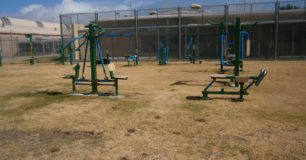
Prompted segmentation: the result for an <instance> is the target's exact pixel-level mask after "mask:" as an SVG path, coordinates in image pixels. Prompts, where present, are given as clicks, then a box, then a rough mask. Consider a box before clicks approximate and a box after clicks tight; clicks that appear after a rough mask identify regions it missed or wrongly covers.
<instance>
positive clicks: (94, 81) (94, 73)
mask: <svg viewBox="0 0 306 160" xmlns="http://www.w3.org/2000/svg"><path fill="white" fill-rule="evenodd" d="M87 27H88V28H89V35H88V39H89V41H90V61H91V87H92V94H98V87H97V60H96V41H95V28H94V24H89V25H88V26H87Z"/></svg>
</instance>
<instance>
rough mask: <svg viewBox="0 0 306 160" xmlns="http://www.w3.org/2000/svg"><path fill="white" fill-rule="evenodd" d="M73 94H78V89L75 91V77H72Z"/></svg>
mask: <svg viewBox="0 0 306 160" xmlns="http://www.w3.org/2000/svg"><path fill="white" fill-rule="evenodd" d="M72 92H73V93H76V89H75V77H72Z"/></svg>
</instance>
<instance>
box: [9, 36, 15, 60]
mask: <svg viewBox="0 0 306 160" xmlns="http://www.w3.org/2000/svg"><path fill="white" fill-rule="evenodd" d="M10 35H11V52H12V54H11V55H12V60H13V63H14V62H15V59H14V58H15V57H14V48H13V36H12V31H10Z"/></svg>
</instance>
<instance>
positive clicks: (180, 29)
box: [178, 8, 182, 61]
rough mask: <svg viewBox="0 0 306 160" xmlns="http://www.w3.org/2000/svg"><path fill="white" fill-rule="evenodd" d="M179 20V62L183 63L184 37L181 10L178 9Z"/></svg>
mask: <svg viewBox="0 0 306 160" xmlns="http://www.w3.org/2000/svg"><path fill="white" fill-rule="evenodd" d="M178 18H179V19H178V20H179V24H178V26H179V34H178V36H179V42H178V43H179V44H178V45H179V61H181V60H182V37H181V34H182V33H181V31H182V26H181V8H178Z"/></svg>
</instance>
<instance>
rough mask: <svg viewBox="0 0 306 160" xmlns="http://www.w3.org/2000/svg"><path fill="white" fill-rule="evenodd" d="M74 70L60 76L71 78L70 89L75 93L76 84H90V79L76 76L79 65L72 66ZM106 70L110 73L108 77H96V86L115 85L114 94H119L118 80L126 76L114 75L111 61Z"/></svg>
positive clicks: (125, 78) (124, 78)
mask: <svg viewBox="0 0 306 160" xmlns="http://www.w3.org/2000/svg"><path fill="white" fill-rule="evenodd" d="M73 69H74V70H75V75H65V76H63V77H62V78H64V79H72V90H73V93H76V85H89V86H91V83H90V82H91V80H88V79H85V78H84V77H81V78H78V77H79V70H80V65H79V64H77V65H75V66H74V67H73ZM108 70H109V73H110V79H109V78H106V79H102V80H100V79H97V84H98V86H115V92H116V96H118V95H119V82H118V81H119V80H127V79H128V77H127V76H115V75H114V71H115V65H114V64H113V63H110V64H108Z"/></svg>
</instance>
